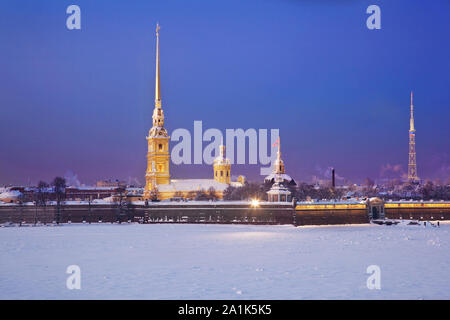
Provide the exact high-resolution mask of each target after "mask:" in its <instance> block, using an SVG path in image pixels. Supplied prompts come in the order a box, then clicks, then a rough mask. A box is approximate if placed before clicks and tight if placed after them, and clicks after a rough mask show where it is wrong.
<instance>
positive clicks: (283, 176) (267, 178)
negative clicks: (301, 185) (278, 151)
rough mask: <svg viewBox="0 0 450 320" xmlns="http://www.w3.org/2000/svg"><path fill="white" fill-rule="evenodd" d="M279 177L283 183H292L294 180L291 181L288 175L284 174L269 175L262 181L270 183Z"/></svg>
mask: <svg viewBox="0 0 450 320" xmlns="http://www.w3.org/2000/svg"><path fill="white" fill-rule="evenodd" d="M277 176H279V177H281V178H283V180H284V181H289V182H291V181H293V180H294V179H292V178H291V177H290V176H289V175H287V174H285V173H271V174H269V175H268V176H267V177H265V178H264V181H272V179H273V180H275V178H276V177H277Z"/></svg>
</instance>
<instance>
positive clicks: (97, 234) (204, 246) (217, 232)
mask: <svg viewBox="0 0 450 320" xmlns="http://www.w3.org/2000/svg"><path fill="white" fill-rule="evenodd" d="M449 245H450V224H441V227H440V228H437V227H431V226H427V227H423V226H406V225H397V226H378V225H358V226H356V225H354V226H327V227H322V226H321V227H298V228H295V227H293V226H249V225H193V224H192V225H191V224H178V225H176V224H153V225H137V224H122V225H117V224H114V225H111V224H92V225H83V224H78V225H74V224H72V225H63V226H58V227H46V226H40V227H8V228H6V227H5V228H0V298H2V299H347V298H350V299H449V298H450V275H449V272H448V270H449V267H450V250H449V249H450V248H449ZM69 265H78V266H80V268H81V290H69V289H67V288H66V279H67V277H68V276H69V275H68V274H66V273H65V272H66V268H67V267H68V266H69ZM369 265H378V266H379V267H380V268H381V290H369V289H368V288H367V286H366V281H367V278H368V277H369V274H366V269H367V267H368V266H369Z"/></svg>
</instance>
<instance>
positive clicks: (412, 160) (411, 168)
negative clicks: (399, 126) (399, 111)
mask: <svg viewBox="0 0 450 320" xmlns="http://www.w3.org/2000/svg"><path fill="white" fill-rule="evenodd" d="M408 181H409V182H413V183H418V182H419V177H418V176H417V163H416V129H414V113H413V92H412V91H411V118H410V120H409V162H408Z"/></svg>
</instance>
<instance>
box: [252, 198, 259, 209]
mask: <svg viewBox="0 0 450 320" xmlns="http://www.w3.org/2000/svg"><path fill="white" fill-rule="evenodd" d="M252 207H254V208H256V207H259V200H258V199H252Z"/></svg>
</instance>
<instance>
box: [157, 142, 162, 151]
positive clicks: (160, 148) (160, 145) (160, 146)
mask: <svg viewBox="0 0 450 320" xmlns="http://www.w3.org/2000/svg"><path fill="white" fill-rule="evenodd" d="M158 148H159V151H161V150H162V149H163V145H162V143H160V144H159V146H158Z"/></svg>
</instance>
